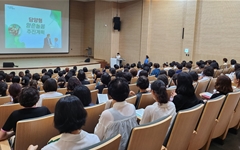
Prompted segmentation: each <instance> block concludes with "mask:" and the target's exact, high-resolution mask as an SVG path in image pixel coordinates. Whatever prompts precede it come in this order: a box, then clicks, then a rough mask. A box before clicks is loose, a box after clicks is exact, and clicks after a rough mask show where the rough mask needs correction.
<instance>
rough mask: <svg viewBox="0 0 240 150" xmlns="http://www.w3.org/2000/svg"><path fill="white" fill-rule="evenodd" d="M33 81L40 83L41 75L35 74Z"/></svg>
mask: <svg viewBox="0 0 240 150" xmlns="http://www.w3.org/2000/svg"><path fill="white" fill-rule="evenodd" d="M32 79H33V80H36V81H38V80H39V79H40V75H39V74H38V73H34V74H33V76H32Z"/></svg>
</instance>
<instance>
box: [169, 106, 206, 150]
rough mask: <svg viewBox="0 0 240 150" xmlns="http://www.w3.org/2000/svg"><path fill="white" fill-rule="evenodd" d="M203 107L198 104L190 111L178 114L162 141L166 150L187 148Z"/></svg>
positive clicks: (182, 111)
mask: <svg viewBox="0 0 240 150" xmlns="http://www.w3.org/2000/svg"><path fill="white" fill-rule="evenodd" d="M203 106H204V105H203V104H199V105H196V106H194V107H192V108H190V109H186V110H181V111H179V112H178V114H177V116H176V118H175V120H174V123H173V125H172V127H171V129H170V131H169V132H168V135H167V137H166V139H165V141H164V145H165V146H166V147H167V150H186V149H187V148H188V145H189V142H190V140H191V136H192V133H193V130H194V129H195V127H196V125H197V122H198V120H199V117H200V115H201V113H202V110H203ZM190 118H191V119H190ZM176 143H178V144H176Z"/></svg>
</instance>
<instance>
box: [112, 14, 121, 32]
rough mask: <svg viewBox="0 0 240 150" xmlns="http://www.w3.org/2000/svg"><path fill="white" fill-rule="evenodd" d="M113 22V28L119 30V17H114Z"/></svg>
mask: <svg viewBox="0 0 240 150" xmlns="http://www.w3.org/2000/svg"><path fill="white" fill-rule="evenodd" d="M113 23H114V26H113V29H114V30H118V31H120V30H121V21H120V17H114V18H113Z"/></svg>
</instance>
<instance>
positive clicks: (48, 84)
mask: <svg viewBox="0 0 240 150" xmlns="http://www.w3.org/2000/svg"><path fill="white" fill-rule="evenodd" d="M43 90H44V91H45V92H54V91H57V82H56V80H55V79H52V78H49V79H47V80H46V81H45V82H44V84H43Z"/></svg>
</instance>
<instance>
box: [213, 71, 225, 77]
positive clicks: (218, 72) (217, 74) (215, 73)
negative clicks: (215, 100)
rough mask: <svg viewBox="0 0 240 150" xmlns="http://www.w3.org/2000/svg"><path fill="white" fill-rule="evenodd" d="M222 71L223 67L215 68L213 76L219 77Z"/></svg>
mask: <svg viewBox="0 0 240 150" xmlns="http://www.w3.org/2000/svg"><path fill="white" fill-rule="evenodd" d="M222 72H223V69H219V70H215V71H214V75H213V77H214V78H217V77H218V76H220V74H221V73H222Z"/></svg>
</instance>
